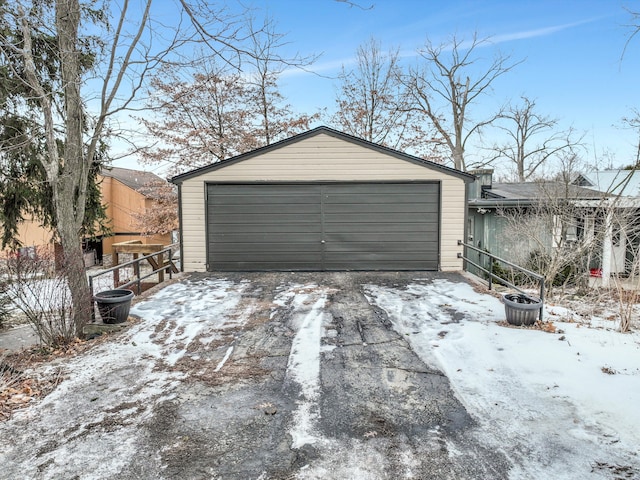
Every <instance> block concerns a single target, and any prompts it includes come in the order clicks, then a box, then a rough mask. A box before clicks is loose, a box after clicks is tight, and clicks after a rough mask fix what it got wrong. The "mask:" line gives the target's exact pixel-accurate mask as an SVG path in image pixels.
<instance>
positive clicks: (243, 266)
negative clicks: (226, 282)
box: [214, 258, 318, 272]
mask: <svg viewBox="0 0 640 480" xmlns="http://www.w3.org/2000/svg"><path fill="white" fill-rule="evenodd" d="M214 268H215V269H216V270H220V271H223V272H248V271H282V270H284V271H317V270H318V261H312V260H308V261H305V262H286V261H274V262H268V261H264V258H263V259H262V261H251V262H245V261H236V260H234V261H229V262H216V263H215V265H214Z"/></svg>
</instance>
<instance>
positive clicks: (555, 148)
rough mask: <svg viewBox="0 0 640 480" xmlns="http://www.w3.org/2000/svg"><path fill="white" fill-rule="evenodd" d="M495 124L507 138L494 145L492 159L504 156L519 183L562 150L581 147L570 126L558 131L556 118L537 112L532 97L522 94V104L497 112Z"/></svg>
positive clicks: (529, 177) (528, 177)
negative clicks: (567, 128)
mask: <svg viewBox="0 0 640 480" xmlns="http://www.w3.org/2000/svg"><path fill="white" fill-rule="evenodd" d="M499 120H502V123H501V122H500V121H498V122H496V127H497V128H499V129H500V130H502V131H503V132H504V133H505V134H506V136H507V138H508V141H507V142H505V143H504V144H502V145H496V146H495V147H494V151H495V155H494V157H493V159H492V160H500V159H506V160H507V161H508V162H510V163H511V164H512V166H513V167H514V168H515V171H516V177H517V179H518V181H520V182H526V181H527V180H529V179H531V178H532V177H533V176H534V175H535V174H536V173H537V172H538V169H539V168H540V167H542V166H543V165H545V164H547V163H548V161H549V160H550V159H552V158H554V157H558V156H559V155H560V154H561V153H562V152H570V151H572V150H574V149H575V148H577V147H579V146H580V141H581V140H582V138H581V137H580V138H576V136H575V131H574V130H573V129H571V128H570V129H569V130H565V131H558V130H556V128H557V126H558V120H557V119H555V118H551V117H548V116H544V115H542V114H540V113H538V112H537V111H536V102H535V100H530V99H529V98H527V97H522V104H521V105H509V106H508V107H507V108H506V109H505V110H504V111H503V112H502V113H501V114H500V115H499Z"/></svg>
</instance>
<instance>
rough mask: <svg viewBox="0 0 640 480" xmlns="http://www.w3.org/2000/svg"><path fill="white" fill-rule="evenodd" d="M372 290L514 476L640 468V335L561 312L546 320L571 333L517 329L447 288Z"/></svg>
mask: <svg viewBox="0 0 640 480" xmlns="http://www.w3.org/2000/svg"><path fill="white" fill-rule="evenodd" d="M365 291H366V294H367V296H368V298H369V301H370V302H371V303H373V304H375V305H377V306H378V307H380V308H382V309H384V310H385V311H386V312H387V313H388V315H389V317H390V319H391V321H392V322H393V324H394V328H395V329H396V330H397V331H398V332H400V333H402V334H404V335H406V336H407V338H408V340H409V342H410V343H411V345H412V347H413V348H414V350H415V351H416V353H417V354H418V355H419V356H420V357H421V358H422V360H423V361H425V362H426V363H427V364H431V365H435V366H436V367H437V368H440V369H441V370H442V371H443V372H444V373H445V374H446V375H447V376H448V378H449V380H450V382H451V385H452V388H453V389H454V391H455V393H456V395H457V397H458V398H459V399H460V401H461V402H462V403H463V404H464V405H465V407H466V408H467V410H468V411H469V413H470V414H471V415H472V416H474V417H475V419H476V420H477V421H478V422H479V424H480V427H479V428H478V429H477V435H479V436H480V437H481V438H482V439H483V440H484V441H486V442H487V443H488V444H490V445H494V446H495V448H497V449H500V450H502V451H504V452H505V453H506V454H507V455H508V456H509V457H510V458H511V460H512V461H513V463H514V465H515V466H516V468H515V469H514V470H513V471H512V478H543V477H544V478H586V477H588V476H589V475H592V472H591V465H589V464H588V462H585V458H592V459H594V460H599V459H602V461H603V462H604V461H606V462H609V463H611V460H610V459H611V458H614V459H615V461H616V462H617V463H618V464H620V465H627V464H632V465H638V463H640V458H639V457H638V453H637V449H638V445H640V429H639V428H638V427H639V426H640V409H638V405H639V404H640V336H639V335H638V333H631V334H622V333H619V332H617V331H614V330H611V329H604V328H591V327H590V326H589V325H583V324H580V323H567V322H564V321H562V320H566V319H567V318H570V317H572V315H569V312H567V311H566V310H563V309H561V308H557V307H554V308H549V309H547V310H546V312H545V314H546V316H547V319H548V320H553V321H554V324H555V325H556V327H557V328H559V329H560V330H562V331H563V332H564V333H556V334H551V333H546V332H542V331H539V330H533V329H518V328H508V327H505V326H501V325H499V324H498V321H501V320H503V319H504V306H503V305H502V304H501V302H500V301H499V300H498V299H496V298H494V297H491V296H488V295H482V294H479V293H477V292H475V291H474V290H473V289H472V288H471V286H470V285H468V284H466V283H453V282H449V281H447V280H437V281H434V282H433V283H418V282H416V283H414V284H412V285H410V286H408V287H407V288H406V289H397V288H388V287H380V286H377V285H368V286H366V288H365ZM453 309H455V310H457V311H459V312H464V313H465V317H464V319H462V320H461V321H459V322H456V321H455V319H454V318H453V316H452V313H451V312H452V311H453ZM556 318H557V319H558V320H556ZM605 370H606V371H609V372H611V373H614V374H609V373H606V371H605ZM522 452H527V454H526V455H523V454H522Z"/></svg>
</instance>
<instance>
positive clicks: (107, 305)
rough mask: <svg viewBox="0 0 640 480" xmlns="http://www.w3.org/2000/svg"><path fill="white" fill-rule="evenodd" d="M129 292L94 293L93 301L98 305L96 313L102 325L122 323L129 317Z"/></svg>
mask: <svg viewBox="0 0 640 480" xmlns="http://www.w3.org/2000/svg"><path fill="white" fill-rule="evenodd" d="M132 298H133V292H132V291H131V290H124V289H116V290H105V291H104V292H99V293H96V294H95V295H94V297H93V299H94V300H95V301H96V304H97V305H98V312H100V317H101V318H102V321H103V322H104V323H123V322H126V321H127V318H128V317H129V309H130V308H131V299H132Z"/></svg>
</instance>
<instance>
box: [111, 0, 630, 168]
mask: <svg viewBox="0 0 640 480" xmlns="http://www.w3.org/2000/svg"><path fill="white" fill-rule="evenodd" d="M354 3H357V4H358V5H361V6H362V7H365V8H366V7H369V6H372V8H371V9H363V8H358V7H356V6H352V7H350V6H349V5H348V4H346V3H342V2H338V1H335V0H245V2H244V4H245V5H247V6H253V7H255V8H257V9H258V12H260V13H263V12H266V13H267V14H268V15H270V16H271V17H273V19H274V20H275V22H276V23H277V26H278V30H279V31H281V32H285V33H287V40H288V41H289V42H290V44H289V45H288V47H287V48H289V49H291V51H298V52H300V53H301V54H303V55H309V54H321V57H320V58H319V59H318V61H317V62H316V63H315V64H314V65H313V66H312V67H311V68H312V69H313V70H315V71H316V72H318V73H320V74H322V75H323V76H318V75H313V74H309V73H302V72H294V73H291V74H287V75H285V76H284V77H283V78H282V92H283V93H284V95H285V96H286V97H287V100H288V102H289V103H290V104H292V105H293V106H294V108H295V109H296V110H299V111H303V112H307V113H313V112H314V111H316V110H317V109H319V108H325V107H326V108H327V109H328V111H329V112H332V111H333V109H334V104H335V100H334V99H335V90H336V81H335V80H334V79H332V78H331V77H335V75H336V74H337V73H339V71H340V67H341V66H342V65H343V64H344V65H345V66H347V67H348V66H349V65H350V64H351V63H352V62H353V60H354V54H355V51H356V49H357V47H358V45H360V44H362V43H363V42H365V41H367V40H368V39H369V38H371V37H372V36H373V37H375V38H376V39H378V40H379V41H381V43H382V46H383V49H385V50H386V49H387V48H392V47H399V48H400V50H401V52H402V55H403V58H404V61H405V62H407V63H411V62H415V61H418V58H417V57H415V51H416V49H417V48H419V47H420V46H421V45H424V42H425V39H426V38H427V37H428V38H429V39H430V40H431V41H432V42H433V43H436V44H437V43H440V42H444V41H446V40H447V38H448V37H450V36H451V35H452V34H456V35H457V36H458V37H460V38H463V37H464V38H468V37H470V36H471V35H473V33H474V32H477V33H478V35H479V36H480V37H489V36H491V37H493V42H494V46H492V47H486V48H483V49H482V52H481V54H482V55H485V52H486V55H487V56H488V57H490V56H492V55H493V49H499V50H500V51H501V52H502V53H503V54H506V55H511V57H512V58H513V60H524V62H523V63H522V64H520V65H518V66H517V67H516V68H515V69H514V70H513V71H512V72H510V73H508V74H506V75H505V76H503V77H501V78H500V79H499V81H497V82H496V83H495V85H494V91H493V92H492V95H491V97H484V98H483V99H482V100H481V103H480V104H478V105H477V106H476V107H474V110H472V111H471V116H474V111H475V112H478V113H481V112H486V111H490V110H494V109H495V108H497V107H498V106H499V105H501V104H504V103H505V102H506V101H508V100H509V99H514V100H517V98H518V97H519V96H520V95H526V96H528V97H529V98H532V99H535V100H536V101H537V106H538V111H539V112H540V113H543V114H545V115H549V116H551V117H557V118H558V119H560V122H561V125H562V127H565V128H566V127H568V126H573V127H575V128H576V129H578V130H580V131H584V132H586V137H585V141H586V142H587V143H588V144H589V147H590V152H589V154H588V155H589V157H590V158H589V160H590V161H593V160H594V157H595V156H596V155H597V156H600V155H601V154H602V153H603V152H604V151H607V150H608V151H610V152H611V153H612V154H613V155H614V162H613V163H614V166H617V165H622V164H627V163H630V162H631V161H632V158H633V156H634V155H635V152H634V143H635V142H636V141H637V138H636V135H635V134H634V133H633V132H631V131H628V130H624V129H622V128H621V119H622V117H624V116H628V115H630V114H631V109H632V108H638V109H640V85H639V81H638V80H639V79H640V75H639V71H640V62H639V60H640V36H638V38H636V39H634V40H632V42H631V43H630V45H629V46H628V48H627V52H626V54H625V56H624V58H623V59H621V56H622V52H623V49H624V46H625V42H626V41H627V39H628V37H629V35H630V32H631V30H630V28H629V27H628V26H627V25H628V24H629V22H630V19H631V17H630V15H629V13H628V12H627V11H625V9H624V7H627V8H629V9H631V10H636V11H640V1H638V0H632V1H619V0H535V1H518V0H485V1H480V0H477V1H471V0H354ZM475 109H477V110H475ZM478 116H480V115H478ZM469 153H472V152H469ZM122 166H125V165H122Z"/></svg>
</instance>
